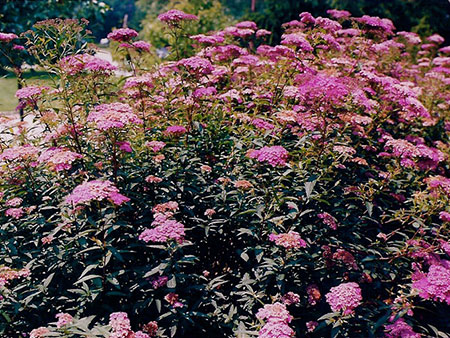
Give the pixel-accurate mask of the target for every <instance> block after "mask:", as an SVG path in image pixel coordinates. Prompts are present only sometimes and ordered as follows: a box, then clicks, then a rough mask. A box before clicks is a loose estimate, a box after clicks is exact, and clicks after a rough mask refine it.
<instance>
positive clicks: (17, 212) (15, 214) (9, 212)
mask: <svg viewBox="0 0 450 338" xmlns="http://www.w3.org/2000/svg"><path fill="white" fill-rule="evenodd" d="M24 213H25V211H24V210H23V208H22V207H21V208H9V209H6V211H5V215H6V216H9V217H12V218H15V219H19V218H20V217H22V216H23V214H24Z"/></svg>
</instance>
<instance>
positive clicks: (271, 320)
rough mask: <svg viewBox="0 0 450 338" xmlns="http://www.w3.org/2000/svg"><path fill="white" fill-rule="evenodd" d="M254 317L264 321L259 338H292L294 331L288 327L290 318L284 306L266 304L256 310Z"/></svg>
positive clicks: (277, 303) (280, 304)
mask: <svg viewBox="0 0 450 338" xmlns="http://www.w3.org/2000/svg"><path fill="white" fill-rule="evenodd" d="M256 317H257V318H258V319H260V320H265V324H264V326H263V327H262V328H261V330H260V331H259V337H261V338H291V337H293V336H294V330H292V329H291V328H290V327H289V325H288V324H289V323H290V322H291V320H292V316H291V315H290V314H289V311H288V310H287V309H286V305H285V304H282V303H279V302H276V303H274V304H266V305H264V307H263V308H262V309H259V310H258V313H257V314H256Z"/></svg>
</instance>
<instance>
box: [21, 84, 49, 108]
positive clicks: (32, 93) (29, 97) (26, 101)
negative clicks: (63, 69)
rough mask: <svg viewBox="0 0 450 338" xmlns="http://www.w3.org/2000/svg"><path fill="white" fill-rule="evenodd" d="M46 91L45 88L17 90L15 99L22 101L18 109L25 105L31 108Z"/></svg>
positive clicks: (31, 87)
mask: <svg viewBox="0 0 450 338" xmlns="http://www.w3.org/2000/svg"><path fill="white" fill-rule="evenodd" d="M48 89H49V88H48V87H46V86H28V87H23V88H21V89H19V90H17V91H16V97H17V98H18V99H19V100H22V104H19V107H24V106H25V105H29V106H31V107H33V106H34V105H36V103H37V101H38V99H39V98H40V96H41V95H42V94H43V93H44V92H45V91H47V90H48Z"/></svg>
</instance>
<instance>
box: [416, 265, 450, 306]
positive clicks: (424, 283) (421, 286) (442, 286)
mask: <svg viewBox="0 0 450 338" xmlns="http://www.w3.org/2000/svg"><path fill="white" fill-rule="evenodd" d="M412 279H413V284H412V287H413V288H414V289H417V290H418V291H419V296H420V297H422V298H424V299H432V300H435V301H439V302H446V303H447V304H449V305H450V268H449V267H448V265H447V266H443V265H437V264H433V265H431V266H430V268H429V270H428V273H421V272H417V273H415V274H413V276H412Z"/></svg>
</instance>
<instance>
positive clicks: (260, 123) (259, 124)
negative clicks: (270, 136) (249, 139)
mask: <svg viewBox="0 0 450 338" xmlns="http://www.w3.org/2000/svg"><path fill="white" fill-rule="evenodd" d="M252 124H253V125H254V126H255V127H256V128H259V129H262V130H272V129H274V128H275V126H274V125H273V124H272V123H269V122H267V121H264V120H263V119H254V120H252Z"/></svg>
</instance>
